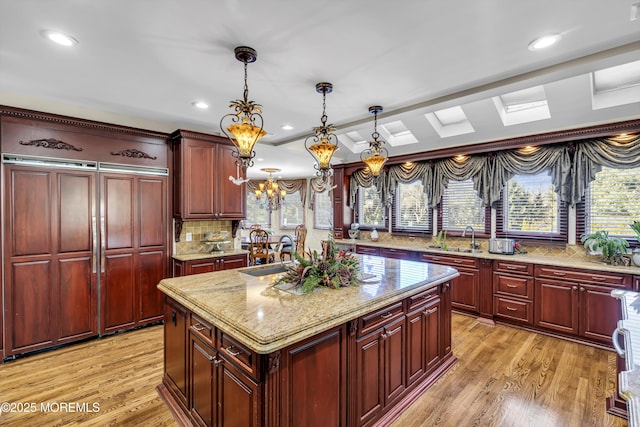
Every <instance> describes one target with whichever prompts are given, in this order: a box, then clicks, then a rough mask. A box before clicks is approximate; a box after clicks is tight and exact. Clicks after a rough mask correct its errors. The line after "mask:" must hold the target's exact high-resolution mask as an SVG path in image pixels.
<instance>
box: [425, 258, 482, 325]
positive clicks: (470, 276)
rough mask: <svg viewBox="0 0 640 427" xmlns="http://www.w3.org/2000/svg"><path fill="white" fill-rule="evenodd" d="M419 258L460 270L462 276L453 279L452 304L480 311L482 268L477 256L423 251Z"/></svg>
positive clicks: (463, 308) (455, 306) (456, 306)
mask: <svg viewBox="0 0 640 427" xmlns="http://www.w3.org/2000/svg"><path fill="white" fill-rule="evenodd" d="M419 259H420V260H422V261H425V262H431V263H434V264H444V265H448V266H451V267H454V268H455V269H456V270H458V272H459V273H460V276H459V277H456V278H455V279H453V280H452V281H451V306H452V307H453V308H455V309H459V310H464V311H467V312H470V313H473V314H478V313H479V312H480V270H479V265H478V263H479V261H478V260H477V259H476V258H472V257H462V256H454V255H449V254H447V255H436V254H431V253H421V254H420V257H419Z"/></svg>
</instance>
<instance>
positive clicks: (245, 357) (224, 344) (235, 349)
mask: <svg viewBox="0 0 640 427" xmlns="http://www.w3.org/2000/svg"><path fill="white" fill-rule="evenodd" d="M219 342H220V346H219V347H218V349H219V350H220V353H221V354H222V355H223V356H224V357H225V359H228V360H230V361H231V362H233V363H235V364H236V365H238V367H240V368H241V369H242V370H244V371H246V372H247V373H248V374H250V375H251V376H253V377H255V376H256V375H257V355H256V354H255V353H254V352H252V351H251V350H249V349H248V348H247V347H245V346H244V345H242V344H240V343H239V342H238V341H236V340H235V339H233V338H231V337H230V336H229V335H227V334H225V333H224V332H220V340H219Z"/></svg>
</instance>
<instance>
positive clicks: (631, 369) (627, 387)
mask: <svg viewBox="0 0 640 427" xmlns="http://www.w3.org/2000/svg"><path fill="white" fill-rule="evenodd" d="M611 295H612V296H614V297H615V298H618V299H620V302H621V305H622V319H621V320H619V321H618V329H617V330H616V332H618V331H620V333H622V335H623V337H624V349H621V350H623V351H624V356H623V357H624V360H625V370H624V371H621V372H620V373H619V374H618V393H619V394H620V396H622V397H623V398H624V399H625V400H626V401H627V412H628V414H629V426H640V293H637V292H631V291H623V290H615V291H612V292H611ZM616 332H614V337H615V336H616ZM614 344H616V341H615V340H614ZM616 351H618V349H616Z"/></svg>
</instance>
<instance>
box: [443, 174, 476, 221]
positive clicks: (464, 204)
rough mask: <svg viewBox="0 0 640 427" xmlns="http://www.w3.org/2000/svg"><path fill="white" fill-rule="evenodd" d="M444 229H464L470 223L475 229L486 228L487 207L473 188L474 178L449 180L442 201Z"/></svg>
mask: <svg viewBox="0 0 640 427" xmlns="http://www.w3.org/2000/svg"><path fill="white" fill-rule="evenodd" d="M440 210H441V214H442V229H444V230H458V231H462V230H464V229H465V228H466V227H467V225H470V226H472V227H473V228H474V230H479V231H483V230H484V228H485V217H484V215H485V208H484V207H483V206H482V199H481V198H480V197H478V194H477V193H476V190H474V189H473V180H471V179H468V180H466V181H454V180H449V184H448V186H447V189H446V190H445V191H444V194H443V195H442V200H441V202H440Z"/></svg>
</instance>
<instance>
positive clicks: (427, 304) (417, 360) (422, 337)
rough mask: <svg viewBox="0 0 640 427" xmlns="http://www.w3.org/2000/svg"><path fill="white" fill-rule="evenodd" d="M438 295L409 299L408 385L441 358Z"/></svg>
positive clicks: (429, 369)
mask: <svg viewBox="0 0 640 427" xmlns="http://www.w3.org/2000/svg"><path fill="white" fill-rule="evenodd" d="M440 303H441V300H440V293H439V292H437V289H434V290H432V291H428V292H425V293H424V295H419V296H417V297H416V298H412V299H411V303H410V305H409V307H408V314H407V385H408V386H409V385H411V384H413V383H414V382H415V381H418V380H420V379H421V378H422V377H423V376H424V375H425V374H427V373H428V372H431V371H432V370H433V369H435V367H436V366H437V365H438V361H439V360H440V357H441V356H442V348H441V346H442V333H441V322H443V321H445V319H442V316H441V314H442V313H441V307H440Z"/></svg>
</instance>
